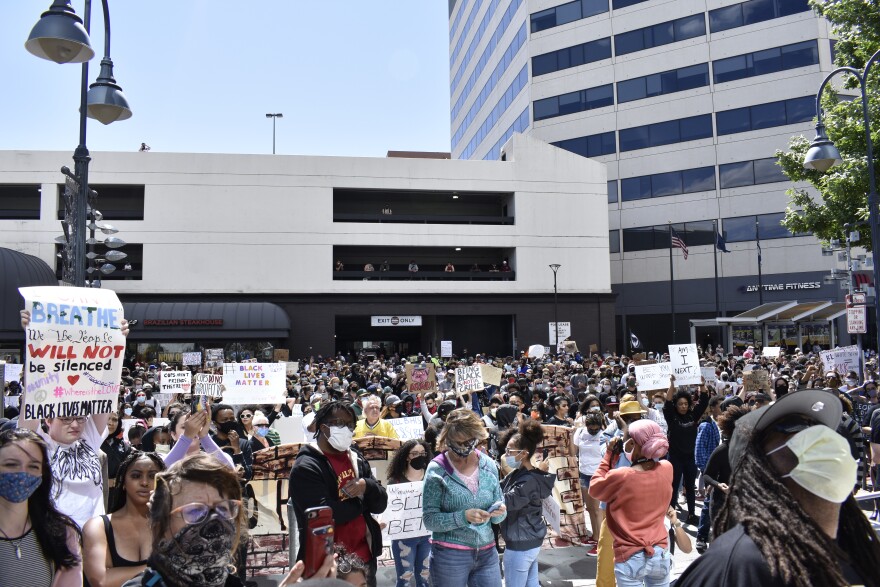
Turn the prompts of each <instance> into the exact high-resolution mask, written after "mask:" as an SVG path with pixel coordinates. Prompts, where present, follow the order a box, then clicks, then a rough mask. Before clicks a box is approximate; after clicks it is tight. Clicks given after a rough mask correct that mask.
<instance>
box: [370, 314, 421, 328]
mask: <svg viewBox="0 0 880 587" xmlns="http://www.w3.org/2000/svg"><path fill="white" fill-rule="evenodd" d="M421 325H422V317H421V316H370V326H421Z"/></svg>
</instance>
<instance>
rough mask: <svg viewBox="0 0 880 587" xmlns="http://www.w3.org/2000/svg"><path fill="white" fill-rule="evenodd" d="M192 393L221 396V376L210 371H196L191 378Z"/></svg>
mask: <svg viewBox="0 0 880 587" xmlns="http://www.w3.org/2000/svg"><path fill="white" fill-rule="evenodd" d="M193 395H197V396H201V395H204V396H207V397H221V396H222V395H223V376H222V375H213V374H211V373H196V375H195V377H194V378H193Z"/></svg>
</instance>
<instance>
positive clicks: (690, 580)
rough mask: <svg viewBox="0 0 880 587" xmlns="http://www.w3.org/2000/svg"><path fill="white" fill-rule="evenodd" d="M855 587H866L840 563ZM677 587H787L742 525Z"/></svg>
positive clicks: (721, 538)
mask: <svg viewBox="0 0 880 587" xmlns="http://www.w3.org/2000/svg"><path fill="white" fill-rule="evenodd" d="M840 564H841V568H842V569H843V575H844V577H845V578H846V579H847V580H848V581H849V583H850V584H851V585H863V584H864V581H863V580H861V579H860V578H859V576H858V574H857V573H856V572H855V570H854V569H853V568H852V567H851V566H849V565H848V564H847V563H846V561H843V560H841V561H840ZM674 585H675V587H696V586H699V587H703V586H707V587H708V586H711V587H764V586H766V587H785V586H784V585H783V584H782V583H780V582H779V581H777V580H776V579H774V578H773V576H772V575H771V574H770V566H769V565H768V564H767V562H766V561H765V560H764V556H763V555H762V554H761V551H760V550H759V549H758V546H757V545H756V544H755V541H754V540H752V539H751V537H750V536H749V535H747V534H746V533H745V532H744V531H743V527H742V526H735V527H734V528H731V529H730V530H728V531H727V532H725V533H724V534H722V535H721V536H719V537H718V538H717V539H715V541H714V542H712V544H711V546H710V547H709V550H707V551H706V553H705V554H703V555H702V556H701V557H700V558H698V559H697V560H695V561H694V562H692V563H691V565H690V566H689V567H688V568H687V569H685V571H684V573H682V575H681V577H679V578H678V580H677V581H676V582H675V583H674Z"/></svg>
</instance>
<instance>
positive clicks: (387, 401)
mask: <svg viewBox="0 0 880 587" xmlns="http://www.w3.org/2000/svg"><path fill="white" fill-rule="evenodd" d="M399 401H400V398H399V397H397V396H396V395H393V394H392V395H389V396H388V397H386V398H385V405H386V406H393V405H394V404H396V403H397V402H399Z"/></svg>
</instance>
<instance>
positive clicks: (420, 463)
mask: <svg viewBox="0 0 880 587" xmlns="http://www.w3.org/2000/svg"><path fill="white" fill-rule="evenodd" d="M432 458H434V453H432V452H431V447H430V446H429V445H428V443H427V442H425V441H424V440H407V441H406V442H404V443H403V444H402V445H401V446H400V448H399V449H397V452H395V453H394V458H393V459H391V462H390V463H389V464H388V485H394V484H396V483H417V482H419V481H422V480H423V479H424V477H425V469H427V468H428V462H430V460H431V459H432ZM391 554H392V555H393V556H394V568H395V571H396V572H397V584H396V585H397V587H410V585H411V584H412V583H413V582H414V583H415V585H416V587H427V586H428V575H429V568H430V567H429V565H430V556H431V540H430V538H429V537H428V536H427V535H426V536H417V537H415V538H408V539H406V540H392V541H391Z"/></svg>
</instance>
